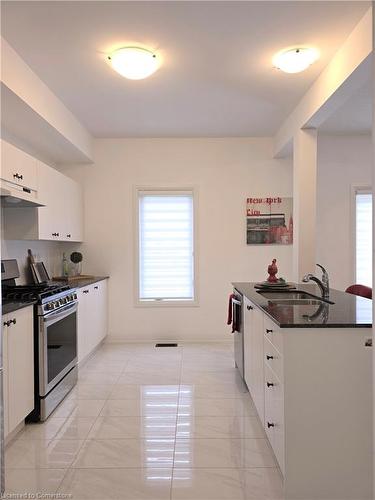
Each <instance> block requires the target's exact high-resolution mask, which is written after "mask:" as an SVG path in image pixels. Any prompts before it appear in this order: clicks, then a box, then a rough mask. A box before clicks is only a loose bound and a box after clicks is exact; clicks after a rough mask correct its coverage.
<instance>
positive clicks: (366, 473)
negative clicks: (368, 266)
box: [233, 283, 373, 500]
mask: <svg viewBox="0 0 375 500" xmlns="http://www.w3.org/2000/svg"><path fill="white" fill-rule="evenodd" d="M233 286H234V288H235V289H236V290H237V291H238V292H239V293H240V294H241V295H242V296H243V301H242V304H243V307H242V309H243V334H244V337H243V338H244V378H245V382H246V384H247V386H248V388H249V391H250V393H251V396H252V398H253V400H254V404H255V406H256V408H257V411H258V415H259V418H260V420H261V421H262V424H263V426H264V429H265V432H266V435H267V437H268V440H269V442H270V444H271V446H272V449H273V451H274V454H275V457H276V459H277V461H278V464H279V466H280V470H281V472H282V474H283V477H284V495H285V499H286V500H291V499H299V500H310V499H320V500H328V499H329V500H333V499H337V500H344V499H351V500H361V499H370V498H373V496H372V362H371V355H372V353H371V351H372V349H371V335H372V331H371V326H372V314H371V312H372V301H371V300H368V299H364V298H362V297H356V296H354V295H349V294H346V293H344V292H340V291H337V290H331V292H330V296H329V299H328V300H329V302H326V301H322V300H321V298H320V293H319V289H318V287H317V286H316V285H312V284H303V285H295V287H296V290H295V292H297V293H293V294H292V295H290V294H284V292H265V293H263V292H262V293H259V291H258V290H257V289H256V288H255V283H233ZM301 294H302V295H301Z"/></svg>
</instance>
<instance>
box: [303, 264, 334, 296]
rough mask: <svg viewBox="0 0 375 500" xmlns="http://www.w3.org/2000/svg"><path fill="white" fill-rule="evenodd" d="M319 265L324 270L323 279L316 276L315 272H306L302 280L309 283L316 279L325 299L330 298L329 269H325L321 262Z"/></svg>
mask: <svg viewBox="0 0 375 500" xmlns="http://www.w3.org/2000/svg"><path fill="white" fill-rule="evenodd" d="M317 266H318V267H320V269H321V270H322V272H323V274H322V280H320V279H319V278H317V277H316V276H314V275H313V274H306V275H305V276H304V277H303V278H302V281H303V282H304V283H308V282H309V281H314V282H315V283H316V284H317V285H318V286H319V288H320V291H321V292H322V297H323V298H324V299H328V297H329V277H328V273H327V271H326V270H325V269H324V267H323V266H321V265H320V264H317Z"/></svg>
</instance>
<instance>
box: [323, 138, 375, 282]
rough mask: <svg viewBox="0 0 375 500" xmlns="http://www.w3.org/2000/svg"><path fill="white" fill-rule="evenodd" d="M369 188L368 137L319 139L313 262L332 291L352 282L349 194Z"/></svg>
mask: <svg viewBox="0 0 375 500" xmlns="http://www.w3.org/2000/svg"><path fill="white" fill-rule="evenodd" d="M371 185H372V149H371V137H370V136H336V137H335V136H319V138H318V178H317V231H316V234H317V262H319V263H320V264H322V265H323V266H324V267H326V268H327V271H328V272H329V276H330V284H331V287H333V288H337V289H339V290H345V289H346V288H347V287H348V286H349V285H351V284H353V283H354V282H355V260H354V258H355V254H354V244H355V241H354V219H353V216H354V205H353V203H354V199H353V192H352V190H353V187H354V186H371ZM316 271H317V270H316Z"/></svg>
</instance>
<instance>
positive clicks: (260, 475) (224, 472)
mask: <svg viewBox="0 0 375 500" xmlns="http://www.w3.org/2000/svg"><path fill="white" fill-rule="evenodd" d="M282 498H283V496H282V481H281V476H280V473H279V471H278V470H277V469H272V468H269V469H261V468H258V469H174V471H173V482H172V500H282Z"/></svg>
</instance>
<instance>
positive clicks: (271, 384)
mask: <svg viewBox="0 0 375 500" xmlns="http://www.w3.org/2000/svg"><path fill="white" fill-rule="evenodd" d="M274 385H275V384H273V383H272V382H267V387H273V386H274Z"/></svg>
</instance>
